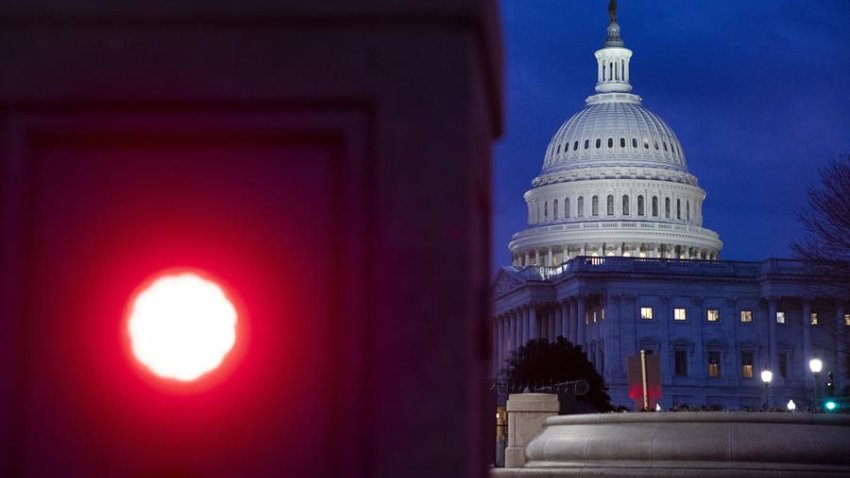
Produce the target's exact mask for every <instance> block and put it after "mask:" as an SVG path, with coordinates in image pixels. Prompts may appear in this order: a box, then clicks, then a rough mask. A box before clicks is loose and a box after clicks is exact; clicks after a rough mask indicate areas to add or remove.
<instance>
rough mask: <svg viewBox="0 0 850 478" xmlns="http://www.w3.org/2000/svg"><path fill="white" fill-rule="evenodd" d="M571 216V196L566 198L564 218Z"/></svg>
mask: <svg viewBox="0 0 850 478" xmlns="http://www.w3.org/2000/svg"><path fill="white" fill-rule="evenodd" d="M569 217H570V198H564V219H568V218H569Z"/></svg>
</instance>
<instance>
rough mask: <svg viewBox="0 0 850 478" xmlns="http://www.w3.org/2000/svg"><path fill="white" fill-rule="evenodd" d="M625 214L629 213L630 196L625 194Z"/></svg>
mask: <svg viewBox="0 0 850 478" xmlns="http://www.w3.org/2000/svg"><path fill="white" fill-rule="evenodd" d="M623 215H624V216H628V215H629V197H628V196H627V195H625V194H623Z"/></svg>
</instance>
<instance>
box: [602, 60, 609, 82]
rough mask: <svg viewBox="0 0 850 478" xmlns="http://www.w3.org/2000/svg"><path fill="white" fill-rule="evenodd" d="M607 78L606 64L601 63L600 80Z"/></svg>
mask: <svg viewBox="0 0 850 478" xmlns="http://www.w3.org/2000/svg"><path fill="white" fill-rule="evenodd" d="M607 79H608V65H606V64H604V63H603V64H602V81H605V80H607Z"/></svg>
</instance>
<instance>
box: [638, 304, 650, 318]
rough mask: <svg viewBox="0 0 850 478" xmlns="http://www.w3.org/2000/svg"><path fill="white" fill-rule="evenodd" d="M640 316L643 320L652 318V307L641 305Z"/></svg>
mask: <svg viewBox="0 0 850 478" xmlns="http://www.w3.org/2000/svg"><path fill="white" fill-rule="evenodd" d="M640 318H641V319H643V320H652V307H641V308H640Z"/></svg>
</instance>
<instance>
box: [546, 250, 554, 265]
mask: <svg viewBox="0 0 850 478" xmlns="http://www.w3.org/2000/svg"><path fill="white" fill-rule="evenodd" d="M546 265H547V266H549V267H552V266H554V265H555V263H554V262H553V261H552V248H551V247H550V248H549V252H548V257H547V258H546Z"/></svg>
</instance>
